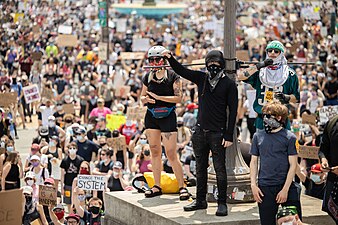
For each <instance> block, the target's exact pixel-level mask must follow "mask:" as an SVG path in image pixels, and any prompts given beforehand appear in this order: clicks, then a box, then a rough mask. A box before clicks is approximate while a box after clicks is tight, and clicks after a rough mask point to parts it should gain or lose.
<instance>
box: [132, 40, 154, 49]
mask: <svg viewBox="0 0 338 225" xmlns="http://www.w3.org/2000/svg"><path fill="white" fill-rule="evenodd" d="M150 47H151V46H150V43H149V38H135V39H134V40H133V52H146V51H148V49H149V48H150Z"/></svg>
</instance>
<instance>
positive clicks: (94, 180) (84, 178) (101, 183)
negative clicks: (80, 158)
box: [77, 175, 107, 191]
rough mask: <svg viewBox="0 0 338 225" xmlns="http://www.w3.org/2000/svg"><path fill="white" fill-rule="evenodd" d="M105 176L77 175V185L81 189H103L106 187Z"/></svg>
mask: <svg viewBox="0 0 338 225" xmlns="http://www.w3.org/2000/svg"><path fill="white" fill-rule="evenodd" d="M106 180H107V178H106V176H96V175H95V176H94V175H78V176H77V186H78V188H81V189H83V190H97V191H104V190H105V188H106Z"/></svg>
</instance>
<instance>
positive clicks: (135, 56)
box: [121, 52, 144, 60]
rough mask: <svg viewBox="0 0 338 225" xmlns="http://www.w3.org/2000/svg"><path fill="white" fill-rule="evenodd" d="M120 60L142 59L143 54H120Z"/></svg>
mask: <svg viewBox="0 0 338 225" xmlns="http://www.w3.org/2000/svg"><path fill="white" fill-rule="evenodd" d="M121 58H122V59H127V60H128V59H143V58H144V52H121Z"/></svg>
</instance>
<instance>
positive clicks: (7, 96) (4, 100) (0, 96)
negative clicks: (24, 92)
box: [0, 92, 18, 108]
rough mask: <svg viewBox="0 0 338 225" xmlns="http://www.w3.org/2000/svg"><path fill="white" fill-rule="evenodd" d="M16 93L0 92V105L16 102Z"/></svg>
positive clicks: (4, 105)
mask: <svg viewBox="0 0 338 225" xmlns="http://www.w3.org/2000/svg"><path fill="white" fill-rule="evenodd" d="M17 98H18V94H17V93H16V92H9V93H0V106H2V107H6V108H7V107H9V106H10V105H11V104H15V103H16V102H17Z"/></svg>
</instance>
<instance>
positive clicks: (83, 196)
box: [77, 195, 86, 202]
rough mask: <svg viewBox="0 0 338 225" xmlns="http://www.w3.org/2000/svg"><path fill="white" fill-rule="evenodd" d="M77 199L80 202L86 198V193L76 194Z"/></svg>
mask: <svg viewBox="0 0 338 225" xmlns="http://www.w3.org/2000/svg"><path fill="white" fill-rule="evenodd" d="M77 199H79V201H80V202H83V201H84V200H86V195H78V196H77Z"/></svg>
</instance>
